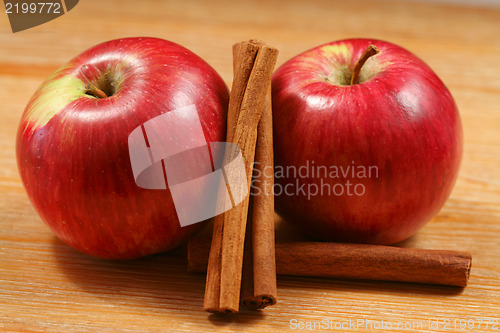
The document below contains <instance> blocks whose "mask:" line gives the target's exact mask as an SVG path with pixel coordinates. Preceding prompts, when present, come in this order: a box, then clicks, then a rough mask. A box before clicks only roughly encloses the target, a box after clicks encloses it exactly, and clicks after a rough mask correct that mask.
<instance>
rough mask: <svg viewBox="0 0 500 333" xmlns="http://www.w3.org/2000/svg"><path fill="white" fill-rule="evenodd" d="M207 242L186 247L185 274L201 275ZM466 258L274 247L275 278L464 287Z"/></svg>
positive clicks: (303, 245) (328, 246) (380, 249)
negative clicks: (196, 273) (394, 282)
mask: <svg viewBox="0 0 500 333" xmlns="http://www.w3.org/2000/svg"><path fill="white" fill-rule="evenodd" d="M208 246H209V240H207V239H205V240H202V239H199V240H198V241H197V242H196V244H193V246H190V247H189V248H188V253H189V255H188V270H189V271H190V272H205V271H206V267H207V255H206V252H207V250H208ZM471 265H472V257H471V254H470V253H467V252H455V251H444V250H426V249H409V248H398V247H392V246H380V245H366V244H341V243H326V242H293V243H277V244H276V271H277V274H278V275H291V276H311V277H331V278H341V279H362V280H381V281H400V282H412V283H425V284H437V285H447V286H456V287H465V286H466V285H467V282H468V280H469V275H470V270H471Z"/></svg>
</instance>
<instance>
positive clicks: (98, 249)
mask: <svg viewBox="0 0 500 333" xmlns="http://www.w3.org/2000/svg"><path fill="white" fill-rule="evenodd" d="M89 83H92V84H94V85H95V86H98V87H100V88H101V89H102V90H104V91H108V95H111V93H112V95H111V96H109V97H107V98H96V97H94V96H90V95H88V94H86V85H87V84H89ZM228 101H229V92H228V89H227V86H226V85H225V83H224V81H223V80H222V78H221V77H220V76H219V75H218V74H217V73H216V72H215V70H214V69H213V68H212V67H210V65H208V64H207V63H206V62H205V61H204V60H202V59H201V58H200V57H198V56H197V55H195V54H194V53H192V52H191V51H189V50H187V49H185V48H184V47H182V46H180V45H178V44H175V43H172V42H169V41H166V40H162V39H157V38H142V37H137V38H125V39H118V40H112V41H108V42H105V43H102V44H99V45H97V46H95V47H93V48H91V49H89V50H87V51H85V52H83V53H82V54H81V55H79V56H77V57H76V58H74V59H73V60H71V61H69V62H68V63H67V64H65V65H64V66H62V67H61V68H59V69H58V70H57V71H56V72H55V73H54V74H53V75H52V76H51V77H50V78H48V79H47V80H46V81H45V82H44V83H43V84H42V85H41V86H40V87H39V89H38V90H37V91H36V92H35V94H34V96H33V97H32V98H31V100H30V102H29V103H28V105H27V107H26V110H25V111H24V114H23V116H22V119H21V122H20V125H19V130H18V136H17V162H18V167H19V171H20V175H21V178H22V181H23V183H24V186H25V188H26V191H27V193H28V196H29V198H30V200H31V202H32V204H33V206H34V207H35V209H36V211H37V212H38V213H39V215H40V216H41V218H42V220H43V221H44V222H45V223H46V224H47V225H48V226H49V227H50V228H51V229H52V231H53V232H54V233H55V234H56V235H57V236H58V237H59V238H60V239H61V240H63V241H64V242H65V243H67V244H69V245H70V246H72V247H74V248H75V249H77V250H79V251H81V252H84V253H86V254H89V255H91V256H95V257H99V258H105V259H132V258H138V257H142V256H146V255H149V254H154V253H159V252H163V251H167V250H170V249H173V248H175V247H177V246H180V245H181V244H182V243H184V242H185V241H186V240H187V239H188V237H189V236H190V235H191V234H192V233H193V232H195V231H196V230H198V229H199V228H200V227H201V226H202V225H203V223H198V224H195V225H190V226H187V227H181V226H180V224H179V220H178V218H177V215H176V212H175V207H174V204H173V199H172V196H171V194H170V191H169V190H168V188H167V190H147V189H143V188H140V187H139V186H137V185H136V183H135V180H134V176H133V173H132V167H131V163H130V157H129V150H128V145H127V140H128V136H129V134H130V133H131V132H132V130H134V129H135V128H136V127H138V126H140V125H142V124H143V123H144V122H146V121H147V120H149V119H152V118H154V117H156V116H159V115H161V114H163V113H165V112H168V111H170V110H174V109H177V108H180V107H184V106H187V105H191V104H195V105H196V107H197V110H198V115H199V118H200V121H201V124H202V126H203V129H204V132H205V133H204V134H205V137H206V139H207V141H208V142H211V141H224V139H225V131H226V112H227V105H228ZM186 135H189V133H186ZM194 204H195V203H194Z"/></svg>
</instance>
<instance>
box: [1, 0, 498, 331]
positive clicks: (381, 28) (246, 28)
mask: <svg viewBox="0 0 500 333" xmlns="http://www.w3.org/2000/svg"><path fill="white" fill-rule="evenodd" d="M2 8H3V7H2ZM499 21H500V9H498V8H497V9H495V8H475V7H472V6H468V7H460V6H453V5H439V4H432V3H418V2H404V1H398V2H386V1H349V2H348V1H337V0H335V1H331V0H318V1H300V0H289V1H286V2H285V1H281V0H273V1H250V0H244V1H230V0H213V1H201V0H198V1H176V0H170V1H161V2H160V1H127V2H125V1H121V2H119V1H117V0H109V1H99V2H98V1H95V0H86V1H80V3H79V4H78V6H77V7H75V8H74V9H73V10H72V11H70V12H69V13H68V14H66V15H64V16H62V17H60V18H58V19H56V20H54V21H51V22H49V23H47V24H44V25H42V26H39V27H36V28H33V29H30V30H27V31H24V32H19V33H16V34H12V33H11V32H10V27H9V25H8V21H7V16H6V15H5V14H4V13H0V87H1V89H0V101H1V107H0V114H1V119H2V121H1V122H0V163H1V169H0V192H1V194H0V331H10V332H22V331H29V332H95V331H100V332H119V331H141V332H144V331H147V332H167V331H175V332H219V331H221V332H235V331H248V332H272V331H276V332H284V331H297V330H292V329H291V322H290V321H291V320H297V322H303V323H305V322H308V321H309V322H312V321H321V320H323V319H326V320H331V321H332V322H333V323H336V322H338V323H341V322H345V321H349V320H352V321H356V320H358V319H360V320H373V321H381V320H384V322H394V323H396V322H399V321H402V322H410V323H411V322H415V321H417V322H418V321H421V322H423V325H424V326H423V329H422V330H419V331H431V330H429V327H428V326H427V324H428V320H429V319H432V320H439V324H440V326H439V328H440V331H445V330H444V323H445V321H446V320H450V321H451V322H452V323H453V320H455V319H456V320H458V321H460V320H461V319H465V320H474V321H475V327H474V329H471V330H468V331H474V332H478V331H484V332H491V331H492V328H491V325H490V327H489V328H488V329H486V327H485V325H484V324H485V323H484V321H483V324H482V326H481V327H480V328H479V329H478V328H477V324H478V323H479V322H478V320H480V319H484V320H486V319H497V320H499V319H500V310H499V309H500V247H499V240H500V222H499V221H500V107H499V96H500V65H499V61H498V55H499V54H500V38H498V36H497V31H496V30H495V28H494V27H495V26H498V22H499ZM137 35H150V36H155V37H160V38H165V39H169V40H172V41H175V42H178V43H180V44H181V45H184V46H186V47H187V48H189V49H191V50H192V51H194V52H195V53H197V54H198V55H200V56H201V57H202V58H204V59H205V60H206V61H207V62H208V63H210V64H211V65H212V66H213V67H214V68H215V69H216V70H217V71H218V72H219V73H220V74H221V75H222V77H223V78H224V79H225V80H226V82H227V84H228V85H230V83H231V75H232V53H231V46H232V45H233V44H234V43H235V42H238V41H241V40H247V39H249V38H259V39H262V40H265V41H266V42H267V43H269V44H271V45H273V46H276V47H277V48H278V49H279V50H280V56H279V58H278V64H277V65H278V66H279V65H280V64H282V63H283V62H284V61H286V60H287V59H289V58H290V57H292V56H294V55H296V54H297V53H299V52H301V51H304V50H306V49H309V48H311V47H314V46H316V45H319V44H321V43H325V42H328V41H332V40H336V39H342V38H348V37H359V36H365V37H373V38H380V39H385V40H388V41H391V42H394V43H396V44H400V45H402V46H404V47H405V48H407V49H409V50H411V51H413V52H414V53H416V54H417V55H418V56H419V57H421V58H422V59H423V60H424V61H426V62H427V63H428V64H429V65H430V66H431V67H432V68H433V69H434V70H435V71H436V72H437V74H438V75H439V76H440V77H441V78H442V79H443V81H444V82H445V83H446V84H447V86H448V87H449V88H450V91H451V92H452V94H453V95H454V97H455V99H456V102H457V104H458V107H459V110H460V112H461V116H462V121H463V126H464V133H465V147H464V157H463V162H462V167H461V170H460V175H459V179H458V181H457V184H456V186H455V188H454V190H453V193H452V195H451V197H450V199H449V200H448V202H447V203H446V205H445V206H444V208H443V209H442V210H441V212H440V213H439V214H438V215H437V216H436V217H435V218H434V219H433V220H432V221H431V222H430V223H429V224H428V225H427V226H425V227H424V228H423V229H422V230H421V231H420V232H418V233H417V234H416V235H415V236H413V237H411V238H410V239H408V240H406V241H405V242H403V243H401V244H400V245H401V246H405V247H419V248H429V249H448V250H464V251H469V252H471V253H472V255H473V258H474V264H473V267H472V271H471V277H470V281H469V286H468V287H467V288H465V289H464V290H460V289H453V288H446V287H437V286H421V285H412V284H403V283H389V282H387V283H380V282H354V281H342V280H332V279H319V278H298V277H297V278H294V277H287V278H281V277H280V279H279V280H278V295H279V298H280V302H279V304H277V305H275V306H273V307H271V308H269V309H265V310H264V311H261V312H243V313H241V314H238V315H237V316H233V317H220V316H216V315H207V313H205V312H203V310H202V305H203V291H204V282H205V277H204V276H203V275H193V274H189V273H187V271H186V260H185V252H184V250H183V249H180V250H178V251H176V252H174V253H168V254H161V255H156V256H151V257H148V258H144V259H142V260H135V261H129V262H109V261H102V260H98V259H93V258H90V257H87V256H85V255H83V254H80V253H77V252H76V251H74V250H72V249H71V248H69V247H68V246H66V245H64V244H63V243H61V242H60V241H59V240H57V239H56V238H55V237H54V236H53V235H52V233H51V232H50V230H49V229H48V228H47V227H46V226H45V225H44V224H43V223H42V222H41V221H40V219H39V217H38V216H37V215H36V213H35V212H34V210H33V208H32V207H31V205H30V203H29V201H28V199H27V197H26V194H25V192H24V190H23V188H22V184H21V182H20V179H19V175H18V172H17V166H16V160H15V136H16V131H17V124H18V121H19V118H20V116H21V113H22V111H23V109H24V106H25V105H26V103H27V102H28V99H29V98H30V96H31V95H32V94H33V92H34V91H35V89H36V88H37V86H38V85H39V84H40V83H41V82H42V80H43V79H44V78H46V77H47V76H48V75H50V74H51V72H52V71H54V70H55V69H56V68H57V67H59V66H60V65H61V64H63V63H64V62H66V61H67V60H69V59H70V58H72V57H74V56H75V55H77V54H78V53H80V52H82V51H83V50H84V49H86V48H88V47H90V46H93V45H95V44H97V43H100V42H102V41H105V40H109V39H113V38H118V37H126V36H137ZM277 223H278V224H277V237H280V235H283V234H287V233H292V231H290V230H289V229H287V226H286V225H284V224H283V223H281V222H280V221H277ZM496 327H497V329H498V328H499V325H497V326H496ZM450 328H451V326H448V330H446V331H449V332H451V331H460V329H457V330H454V329H450ZM331 331H334V330H331ZM338 331H343V330H338ZM360 331H366V329H360ZM399 331H405V330H404V329H401V330H399ZM406 331H409V330H406ZM462 331H464V330H462Z"/></svg>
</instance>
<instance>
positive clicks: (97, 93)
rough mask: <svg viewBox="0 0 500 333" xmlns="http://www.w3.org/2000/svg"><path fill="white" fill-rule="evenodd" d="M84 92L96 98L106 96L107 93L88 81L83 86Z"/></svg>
mask: <svg viewBox="0 0 500 333" xmlns="http://www.w3.org/2000/svg"><path fill="white" fill-rule="evenodd" d="M85 93H86V94H87V95H91V96H94V97H96V98H106V97H108V95H106V93H105V92H104V91H102V90H101V89H99V88H97V87H96V86H94V85H92V84H90V83H89V84H87V85H86V86H85Z"/></svg>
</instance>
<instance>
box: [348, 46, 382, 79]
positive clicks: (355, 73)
mask: <svg viewBox="0 0 500 333" xmlns="http://www.w3.org/2000/svg"><path fill="white" fill-rule="evenodd" d="M379 52H380V51H379V49H378V48H377V47H376V46H375V45H372V44H370V46H368V48H367V49H366V50H365V52H364V53H363V55H362V56H361V58H359V60H358V62H356V65H354V69H353V71H352V76H351V85H353V84H358V83H359V72H360V71H361V67H363V65H364V64H365V62H366V61H367V60H368V58H370V57H371V56H374V55H376V54H377V53H379Z"/></svg>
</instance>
